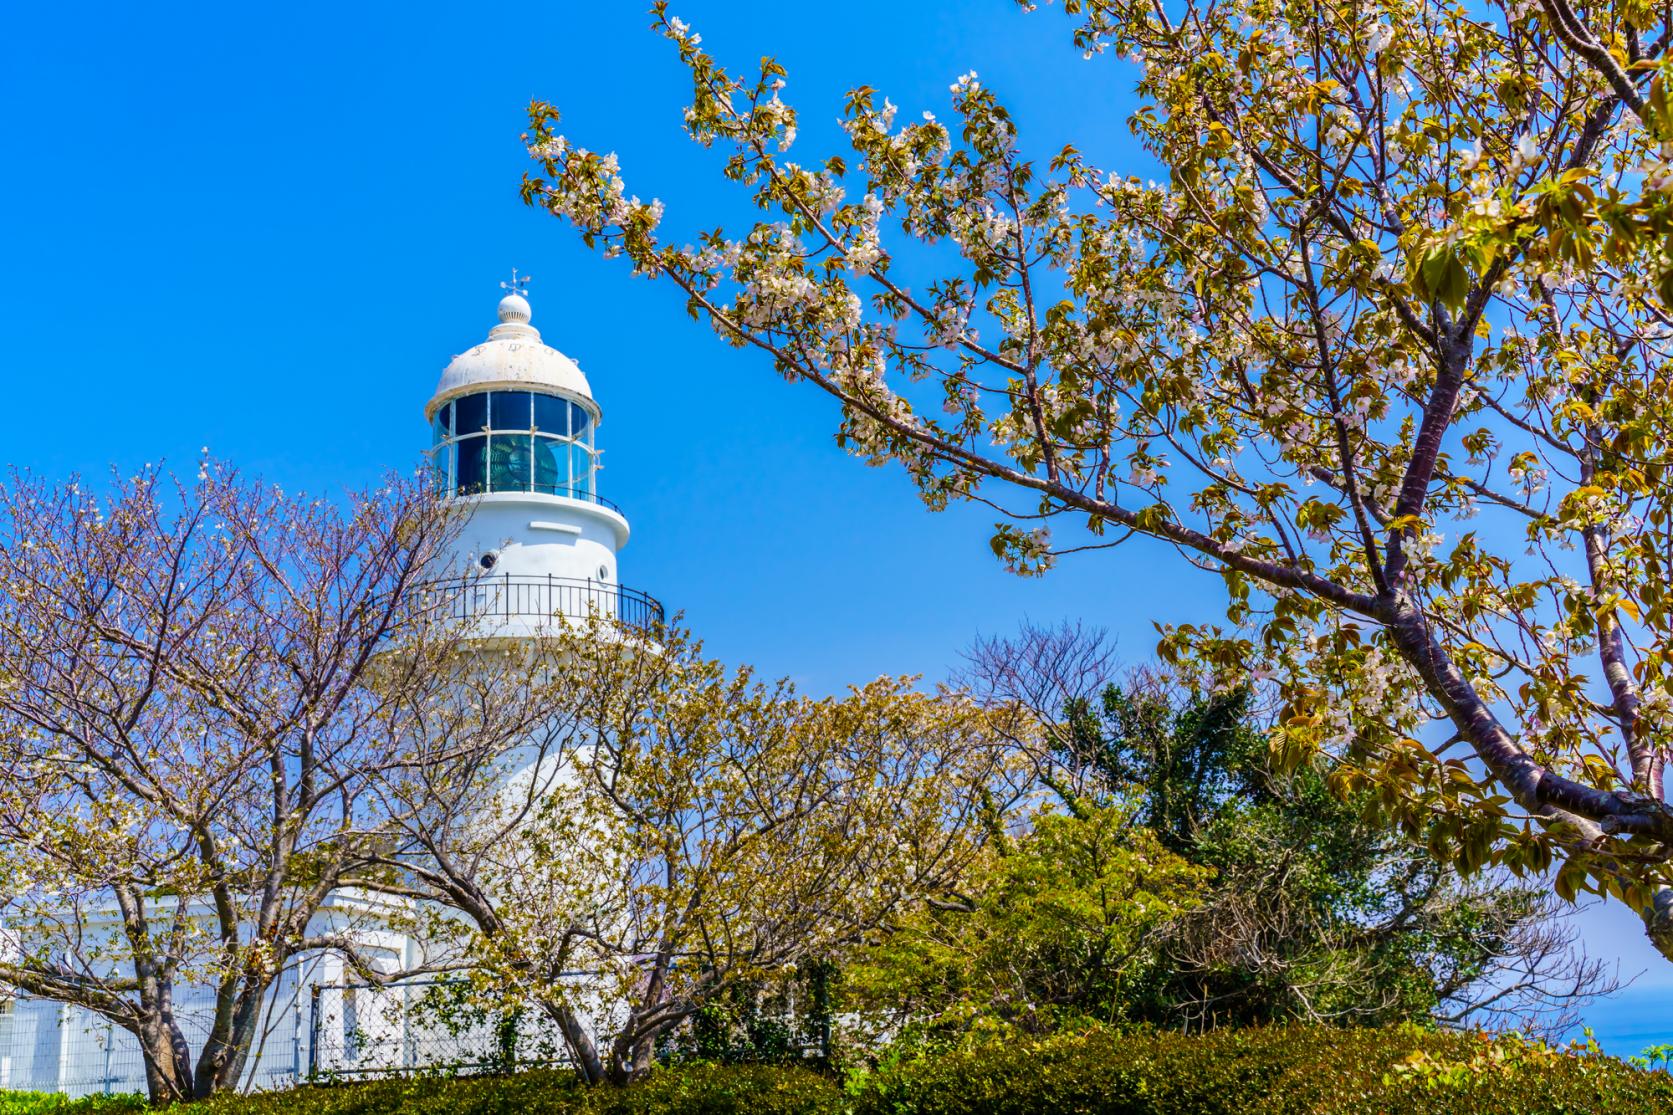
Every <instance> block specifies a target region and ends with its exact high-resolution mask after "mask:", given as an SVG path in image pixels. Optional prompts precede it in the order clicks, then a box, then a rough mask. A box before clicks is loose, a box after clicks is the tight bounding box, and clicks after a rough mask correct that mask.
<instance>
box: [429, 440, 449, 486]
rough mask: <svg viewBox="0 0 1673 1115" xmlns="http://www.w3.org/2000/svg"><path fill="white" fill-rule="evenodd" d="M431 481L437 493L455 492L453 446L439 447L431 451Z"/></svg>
mask: <svg viewBox="0 0 1673 1115" xmlns="http://www.w3.org/2000/svg"><path fill="white" fill-rule="evenodd" d="M430 479H431V482H432V483H434V484H435V486H436V489H435V490H436V491H438V492H451V491H453V446H451V445H438V446H437V447H436V448H435V449H433V450H431V451H430Z"/></svg>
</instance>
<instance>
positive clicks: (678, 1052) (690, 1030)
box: [658, 960, 837, 1067]
mask: <svg viewBox="0 0 1673 1115" xmlns="http://www.w3.org/2000/svg"><path fill="white" fill-rule="evenodd" d="M836 975H837V966H836V965H835V964H834V963H833V962H831V961H829V960H810V961H807V962H805V963H803V964H801V965H798V966H797V968H796V970H795V971H794V972H793V973H791V974H790V975H788V976H785V977H781V978H779V979H776V980H770V981H769V980H760V981H756V982H753V983H746V982H742V981H739V982H736V983H734V984H732V985H731V986H729V987H728V988H726V989H725V990H724V991H723V992H722V993H721V994H719V995H716V996H714V997H712V998H711V999H710V1000H709V1001H708V1002H707V1003H705V1004H704V1006H703V1007H702V1008H701V1009H700V1010H698V1011H697V1013H695V1014H693V1015H692V1016H691V1017H690V1018H689V1019H687V1020H686V1024H685V1025H684V1026H683V1027H681V1028H680V1029H678V1030H676V1031H675V1032H674V1033H673V1034H672V1035H670V1036H669V1037H667V1038H665V1039H664V1040H663V1042H662V1044H661V1046H660V1048H659V1049H658V1059H659V1060H660V1061H662V1062H663V1063H664V1064H686V1063H692V1062H704V1063H711V1064H725V1065H739V1064H771V1065H785V1064H808V1065H810V1066H816V1067H828V1066H829V1065H830V1064H831V1062H832V1049H831V1035H832V1023H833V1021H834V1018H833V1009H834V1006H833V1000H832V995H831V991H832V983H833V981H834V980H835V978H836Z"/></svg>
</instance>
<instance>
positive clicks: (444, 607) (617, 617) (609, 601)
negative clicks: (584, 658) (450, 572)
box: [427, 573, 667, 635]
mask: <svg viewBox="0 0 1673 1115" xmlns="http://www.w3.org/2000/svg"><path fill="white" fill-rule="evenodd" d="M427 588H428V590H429V592H430V594H431V595H430V597H429V599H430V600H431V601H433V606H434V607H435V608H436V609H437V610H438V611H439V612H440V613H441V614H442V615H444V616H446V617H447V618H449V619H452V620H457V621H460V622H464V623H469V624H471V625H472V626H482V627H491V628H494V629H495V631H496V632H497V633H501V634H512V635H538V634H541V633H542V632H543V631H546V630H549V629H550V628H551V627H552V625H553V624H554V622H556V621H569V622H585V621H586V620H587V619H589V618H590V617H593V616H598V617H601V618H604V619H610V620H614V621H616V622H617V623H620V624H622V625H623V626H625V627H629V628H633V629H636V630H639V631H643V632H646V633H648V634H649V633H654V632H655V631H656V630H657V629H659V628H660V627H661V626H662V625H663V623H664V621H665V620H666V618H667V616H666V613H665V612H664V610H663V607H662V603H661V602H660V601H659V600H657V599H656V598H655V597H654V596H651V595H650V594H649V593H645V592H641V591H639V590H638V589H633V588H627V587H625V586H623V585H618V584H612V583H610V582H608V581H594V580H583V579H580V578H572V577H555V576H542V575H538V574H511V573H502V574H497V575H496V574H487V575H484V576H479V577H462V578H457V579H453V580H447V581H436V582H433V583H431V584H430V585H429V586H427Z"/></svg>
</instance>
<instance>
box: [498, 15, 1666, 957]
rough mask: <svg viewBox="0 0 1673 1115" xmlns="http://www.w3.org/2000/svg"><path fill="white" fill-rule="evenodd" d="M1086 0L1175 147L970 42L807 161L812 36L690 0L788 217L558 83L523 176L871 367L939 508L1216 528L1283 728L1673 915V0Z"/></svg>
mask: <svg viewBox="0 0 1673 1115" xmlns="http://www.w3.org/2000/svg"><path fill="white" fill-rule="evenodd" d="M1023 6H1024V7H1032V6H1033V4H1032V3H1030V2H1028V0H1024V4H1023ZM1063 8H1064V9H1065V10H1066V11H1068V12H1070V13H1073V14H1074V15H1075V17H1076V20H1077V24H1076V30H1075V32H1074V41H1075V45H1076V47H1077V48H1079V49H1080V50H1081V51H1083V52H1084V53H1085V54H1086V55H1087V57H1088V58H1092V57H1094V56H1100V55H1106V54H1107V55H1113V56H1114V58H1115V59H1116V61H1106V62H1105V64H1115V65H1122V66H1125V67H1126V68H1127V70H1126V72H1128V73H1130V74H1131V75H1132V77H1133V79H1134V81H1135V85H1136V92H1137V103H1136V105H1135V106H1133V108H1132V111H1131V112H1130V114H1129V117H1128V119H1129V124H1130V127H1131V129H1132V131H1133V133H1134V134H1135V135H1136V137H1137V138H1138V140H1139V142H1140V144H1141V145H1142V147H1143V149H1144V152H1145V156H1147V157H1146V158H1145V159H1144V160H1143V161H1142V162H1139V161H1135V162H1134V163H1133V164H1132V165H1130V166H1127V167H1122V168H1117V169H1115V170H1111V169H1109V168H1107V167H1104V166H1100V165H1098V164H1097V162H1096V161H1095V160H1094V159H1093V158H1092V157H1090V156H1088V155H1087V154H1085V153H1083V152H1082V151H1079V150H1077V149H1075V148H1073V147H1068V148H1065V149H1064V150H1062V151H1061V152H1059V153H1057V154H1056V155H1055V156H1053V157H1052V158H1051V159H1050V161H1049V163H1047V164H1045V165H1040V164H1039V163H1037V162H1035V161H1032V160H1030V159H1029V158H1028V157H1027V155H1026V154H1025V153H1024V150H1023V147H1022V144H1021V141H1020V139H1019V129H1018V125H1017V122H1016V121H1015V120H1014V119H1013V118H1012V116H1011V114H1010V113H1009V112H1008V111H1007V109H1006V108H1005V107H1004V105H1003V104H1002V103H1001V101H1000V99H999V97H998V96H997V95H996V93H995V92H994V91H992V90H989V89H988V88H986V87H985V86H983V85H982V83H981V82H980V81H979V80H978V78H977V76H976V75H975V74H974V73H967V74H964V75H962V76H961V77H959V78H958V80H957V81H955V82H954V83H953V84H952V86H951V90H950V91H951V99H952V109H953V118H951V119H950V120H949V121H948V122H946V123H943V122H942V121H940V120H938V119H936V118H935V116H934V114H933V113H930V112H925V113H923V114H922V116H921V117H920V116H919V114H918V113H916V112H912V113H908V114H902V115H903V116H905V117H906V118H907V122H904V123H903V122H901V121H900V120H898V119H897V108H896V106H895V105H894V104H893V103H891V102H890V101H889V100H887V99H886V98H881V97H880V95H879V94H878V93H877V92H876V91H874V90H872V89H869V88H865V87H861V88H858V89H855V90H854V91H853V92H852V93H851V94H850V96H849V98H848V101H847V105H846V111H845V113H844V117H843V127H844V129H845V131H846V133H847V144H848V147H849V148H850V149H849V150H847V151H844V152H840V153H830V154H824V155H820V156H817V157H815V158H813V159H811V160H797V159H796V157H795V155H794V154H793V152H794V151H795V149H796V145H797V119H798V117H797V113H796V110H795V109H794V108H793V107H792V106H791V105H790V104H789V103H787V102H786V101H785V100H784V99H783V90H784V87H785V70H784V68H783V67H782V66H781V65H779V64H778V63H777V62H776V61H774V60H773V59H771V58H768V59H765V60H763V62H762V63H761V66H760V68H759V70H757V71H755V72H752V73H747V74H743V75H738V74H734V73H732V72H729V71H728V70H726V69H725V68H724V67H723V66H722V65H721V64H720V63H719V62H718V61H717V60H716V58H715V57H714V56H713V55H712V54H710V53H709V51H708V49H707V48H706V47H705V46H704V45H703V44H702V40H701V37H700V36H699V35H698V34H697V33H696V32H695V31H694V30H693V29H692V28H691V27H689V26H688V25H687V24H685V23H684V22H682V21H681V20H679V19H677V18H674V17H673V16H671V15H670V14H669V13H668V10H667V6H666V4H663V3H658V4H657V5H656V18H655V23H654V26H655V29H656V30H657V31H658V32H659V33H661V34H662V35H663V36H665V37H666V38H667V39H668V40H669V41H670V42H671V43H672V44H673V45H674V47H675V49H676V50H677V51H678V55H679V59H680V61H681V63H682V64H683V66H684V67H685V68H686V69H687V71H688V72H689V74H690V77H691V80H692V93H691V102H690V106H689V108H688V109H687V111H686V116H685V120H686V128H687V130H688V131H689V133H690V134H691V136H692V138H693V139H694V140H695V141H697V142H698V143H700V144H702V145H704V146H705V147H710V146H714V147H719V148H720V149H721V151H722V152H723V156H724V162H723V173H724V175H725V176H726V177H727V178H728V179H730V180H732V181H733V182H736V183H737V184H739V185H740V186H741V187H742V188H744V189H745V190H747V191H749V193H750V196H751V199H752V201H753V202H754V204H755V205H756V207H757V208H758V209H759V210H760V217H759V219H757V220H756V221H755V222H754V223H753V224H751V225H749V226H748V227H746V228H742V229H736V230H733V231H731V232H730V233H729V232H728V231H727V230H726V229H724V228H717V227H716V225H717V224H718V223H719V222H718V221H716V220H715V219H714V215H713V214H709V213H696V214H693V215H692V219H691V221H690V226H689V227H690V228H692V229H711V230H712V231H706V232H703V233H702V234H701V235H698V236H696V237H695V243H694V244H692V245H690V246H685V247H681V246H677V245H678V244H679V241H678V240H677V239H673V238H665V237H664V234H663V232H662V230H661V225H662V223H663V219H664V207H663V205H662V204H661V202H656V201H653V202H642V201H640V200H639V199H638V198H637V197H633V196H630V195H629V194H628V192H627V187H626V185H625V183H624V181H623V172H622V169H621V167H620V166H619V164H618V161H617V160H616V158H615V156H614V155H601V154H598V153H596V152H593V151H590V150H588V149H586V148H584V147H581V146H578V145H576V144H574V143H572V142H571V141H570V140H569V139H568V137H566V136H563V135H561V134H559V132H558V130H557V121H558V113H557V110H556V109H555V108H553V107H552V106H551V105H549V104H546V103H544V102H536V103H535V104H534V105H532V106H531V110H530V117H531V125H532V126H531V129H530V132H529V134H528V143H529V150H530V153H531V155H532V156H533V157H534V158H535V159H536V160H537V162H538V164H539V167H540V170H539V173H538V175H537V176H527V177H525V180H524V185H523V196H524V199H525V200H526V201H527V202H528V203H529V204H531V205H535V206H539V207H541V208H544V209H546V210H548V211H549V212H551V213H552V214H553V215H555V216H557V217H559V218H560V219H562V220H564V221H566V222H568V223H569V224H570V225H572V226H573V227H574V228H575V229H576V230H577V231H578V232H579V234H580V236H581V238H582V239H583V240H584V241H585V242H586V243H587V244H589V245H594V246H597V247H598V248H600V249H601V250H602V251H604V252H605V253H606V254H609V255H619V256H623V257H625V258H626V259H627V260H628V261H629V262H630V263H631V265H632V267H633V269H634V272H635V273H636V274H639V275H643V276H647V277H649V278H652V279H654V280H657V281H661V282H665V283H668V284H670V285H671V286H672V287H674V288H677V290H678V291H679V292H680V293H681V294H682V295H683V296H684V300H685V304H686V308H687V309H688V311H689V312H690V314H691V315H692V316H693V317H695V318H697V319H699V320H703V321H706V322H707V323H708V324H709V325H711V326H712V327H713V329H714V330H715V332H716V333H717V334H718V335H719V337H720V338H721V339H722V340H723V341H725V342H726V343H728V344H731V345H734V346H738V347H746V348H751V349H754V350H757V351H759V352H761V353H762V354H763V356H764V357H765V358H767V359H768V360H770V362H771V365H772V367H773V370H774V371H775V372H776V373H778V374H780V375H782V376H783V377H785V378H786V379H789V380H791V381H793V382H801V383H805V384H808V385H810V386H812V387H814V388H817V389H818V390H821V391H823V392H825V393H826V394H828V395H829V396H831V397H832V398H833V399H834V400H835V401H836V403H837V404H838V405H839V407H840V418H839V419H838V420H837V431H838V437H839V440H840V441H841V442H843V443H844V444H845V445H847V446H848V447H849V448H850V449H851V450H852V451H853V452H854V453H856V454H857V455H859V456H862V457H864V458H866V459H868V460H869V461H870V462H872V463H882V462H895V463H898V464H899V465H900V466H901V467H902V468H903V469H904V470H905V472H906V474H907V475H908V476H909V477H910V478H911V480H912V482H913V483H914V484H915V485H916V486H917V488H918V489H919V491H920V493H921V495H922V497H923V499H924V501H925V502H926V504H927V505H928V506H929V507H931V508H932V509H935V508H941V507H944V506H946V505H947V504H948V503H949V502H950V501H954V500H977V501H980V502H982V503H984V504H987V505H990V506H994V507H996V508H998V509H999V510H1000V511H1001V512H1003V513H1004V515H1005V516H1006V518H1005V519H1004V520H1003V521H1001V522H1000V523H999V524H997V526H996V528H995V532H994V536H993V547H994V550H995V552H996V553H998V554H999V555H1000V556H1002V557H1003V558H1004V559H1005V560H1006V561H1007V562H1008V563H1009V564H1010V565H1011V566H1012V567H1013V568H1015V569H1017V570H1018V571H1019V572H1023V573H1040V572H1043V571H1044V570H1045V569H1047V568H1048V567H1049V566H1050V565H1051V563H1052V561H1053V560H1054V558H1055V557H1056V556H1057V555H1058V554H1059V553H1061V552H1067V551H1076V550H1086V549H1096V548H1103V547H1109V546H1114V545H1117V544H1121V543H1123V542H1126V541H1128V540H1129V539H1149V540H1152V544H1154V545H1157V546H1158V547H1159V549H1160V550H1163V551H1166V552H1177V553H1179V554H1180V555H1182V558H1183V559H1184V560H1187V561H1190V562H1192V563H1194V564H1196V565H1198V566H1199V567H1201V568H1204V569H1206V570H1209V571H1212V572H1214V573H1217V574H1218V575H1219V576H1220V578H1221V580H1222V581H1223V583H1224V586H1225V590H1226V600H1227V617H1226V623H1225V624H1224V625H1206V626H1194V625H1190V626H1180V627H1173V628H1167V629H1164V632H1163V639H1162V643H1161V650H1162V652H1163V654H1164V655H1165V656H1166V657H1167V658H1168V659H1169V660H1171V661H1173V662H1177V663H1180V664H1182V665H1185V666H1187V667H1190V668H1193V669H1200V670H1202V671H1203V672H1204V673H1205V674H1208V675H1219V676H1228V677H1234V678H1236V677H1244V676H1248V675H1249V674H1250V673H1251V672H1252V671H1254V670H1256V669H1260V670H1263V671H1268V670H1269V671H1270V673H1271V682H1272V684H1273V685H1274V687H1275V688H1276V690H1277V692H1278V693H1279V694H1280V696H1281V698H1282V702H1283V708H1282V716H1281V722H1280V725H1279V733H1278V736H1277V738H1276V740H1275V743H1276V744H1277V745H1278V746H1279V748H1280V751H1281V754H1282V755H1283V756H1284V757H1285V760H1286V762H1287V763H1289V764H1292V765H1293V764H1299V763H1300V762H1302V761H1304V760H1305V759H1306V758H1308V757H1310V756H1312V755H1314V754H1316V753H1317V752H1319V751H1321V750H1327V751H1330V752H1331V753H1333V754H1335V755H1336V756H1337V757H1338V758H1339V759H1340V760H1341V761H1340V763H1339V764H1338V765H1337V766H1336V767H1335V768H1334V772H1333V777H1334V778H1335V779H1336V781H1337V782H1339V783H1340V784H1341V787H1342V788H1343V789H1344V790H1345V791H1347V792H1350V793H1358V792H1359V791H1366V793H1365V795H1364V796H1363V797H1360V798H1359V799H1358V800H1361V801H1364V802H1366V803H1367V806H1368V807H1374V808H1375V809H1376V811H1377V812H1379V813H1381V814H1382V815H1384V816H1385V817H1387V818H1389V819H1391V820H1392V821H1394V822H1395V823H1398V824H1399V825H1400V826H1401V827H1403V828H1404V829H1405V830H1406V831H1407V832H1408V833H1409V834H1411V835H1414V836H1417V837H1419V838H1421V839H1423V840H1424V841H1425V843H1426V844H1427V845H1428V847H1430V849H1431V850H1432V851H1433V852H1434V854H1436V855H1438V856H1442V857H1444V858H1446V859H1448V860H1449V861H1451V862H1454V863H1456V864H1458V865H1459V866H1460V867H1461V868H1462V869H1463V870H1464V871H1466V872H1469V871H1472V870H1474V869H1476V868H1479V867H1481V866H1483V865H1485V864H1488V863H1497V864H1502V865H1504V866H1505V867H1507V868H1509V869H1511V870H1514V871H1519V872H1526V873H1529V874H1532V875H1543V873H1545V872H1546V871H1547V870H1548V869H1550V868H1552V867H1555V868H1556V869H1557V870H1556V871H1555V874H1554V884H1555V889H1556V891H1557V892H1558V893H1559V894H1560V895H1562V896H1563V897H1565V898H1569V897H1572V896H1573V895H1575V894H1576V893H1577V892H1579V891H1582V890H1595V891H1597V892H1598V893H1602V894H1607V895H1609V896H1611V897H1613V898H1617V899H1621V900H1624V901H1625V902H1627V903H1628V904H1629V905H1630V906H1631V907H1632V908H1633V909H1635V910H1637V911H1638V912H1640V913H1641V914H1642V915H1643V916H1644V919H1645V925H1646V931H1647V933H1648V934H1649V937H1650V939H1651V940H1652V942H1653V943H1655V944H1656V945H1657V947H1658V948H1660V949H1661V951H1662V952H1663V953H1664V954H1666V955H1667V956H1669V957H1670V958H1673V806H1670V805H1669V803H1668V800H1667V797H1666V792H1665V788H1664V783H1663V767H1664V764H1665V761H1666V757H1667V754H1668V740H1669V715H1670V712H1673V595H1669V594H1668V592H1667V591H1666V584H1667V568H1668V558H1667V550H1668V546H1669V537H1670V534H1673V484H1670V483H1669V474H1668V464H1669V462H1670V461H1673V441H1670V439H1669V431H1673V410H1670V409H1669V407H1670V406H1673V391H1670V390H1669V369H1668V365H1667V361H1666V355H1667V351H1668V345H1669V341H1670V340H1673V319H1670V318H1669V313H1668V305H1667V302H1666V299H1667V297H1668V294H1669V292H1670V291H1673V280H1669V279H1668V278H1667V276H1668V275H1669V272H1670V268H1669V257H1668V248H1667V245H1668V243H1670V242H1673V241H1669V240H1668V239H1667V236H1666V230H1667V228H1668V227H1669V223H1670V216H1673V201H1670V200H1669V199H1670V198H1673V192H1670V190H1673V171H1670V170H1669V168H1668V164H1667V162H1666V157H1667V154H1668V151H1669V148H1668V147H1667V141H1668V135H1669V133H1668V132H1667V130H1666V129H1667V128H1668V127H1669V125H1668V123H1667V120H1666V111H1667V109H1666V102H1667V93H1666V82H1667V75H1666V70H1667V68H1668V62H1667V59H1666V56H1665V55H1664V54H1663V51H1664V50H1665V48H1666V46H1667V44H1668V41H1669V34H1670V31H1673V23H1670V17H1669V13H1668V12H1667V11H1666V10H1663V9H1655V8H1652V7H1650V6H1646V5H1644V4H1641V3H1627V2H1624V0H1623V2H1618V3H1607V2H1605V3H1598V4H1591V5H1587V6H1585V7H1584V8H1579V7H1576V6H1575V5H1573V4H1572V3H1571V2H1570V0H1535V2H1528V3H1523V2H1520V0H1491V2H1488V3H1485V4H1481V5H1459V4H1449V3H1444V2H1441V0H1333V2H1331V3H1324V4H1320V3H1311V2H1310V3H1294V2H1289V0H1231V2H1220V0H1215V2H1213V3H1208V2H1204V0H1171V2H1169V3H1165V4H1158V3H1152V2H1149V0H1066V2H1065V3H1064V5H1063ZM879 33H883V32H879ZM1047 80H1055V81H1059V82H1072V81H1073V78H1072V77H1071V76H1068V75H1067V74H1064V75H1052V76H1051V77H1048V78H1047ZM1158 165H1159V167H1160V173H1159V174H1154V175H1153V176H1154V178H1156V179H1159V180H1153V181H1149V182H1146V181H1145V180H1144V175H1145V174H1147V173H1153V171H1152V168H1154V167H1156V166H1158ZM1658 286H1659V288H1660V289H1659V290H1658ZM1478 515H1479V516H1480V517H1481V521H1480V522H1479V523H1472V522H1470V520H1471V519H1472V518H1474V517H1476V516H1478ZM1456 743H1462V744H1464V745H1465V753H1464V754H1459V753H1449V752H1450V751H1451V748H1452V747H1453V746H1455V744H1456Z"/></svg>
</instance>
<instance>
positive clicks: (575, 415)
mask: <svg viewBox="0 0 1673 1115" xmlns="http://www.w3.org/2000/svg"><path fill="white" fill-rule="evenodd" d="M592 424H593V416H592V415H590V414H588V413H587V411H586V408H585V407H583V406H581V405H580V404H579V403H570V404H569V436H570V437H572V438H575V439H576V440H577V441H581V440H585V441H587V442H588V443H591V441H592Z"/></svg>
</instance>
